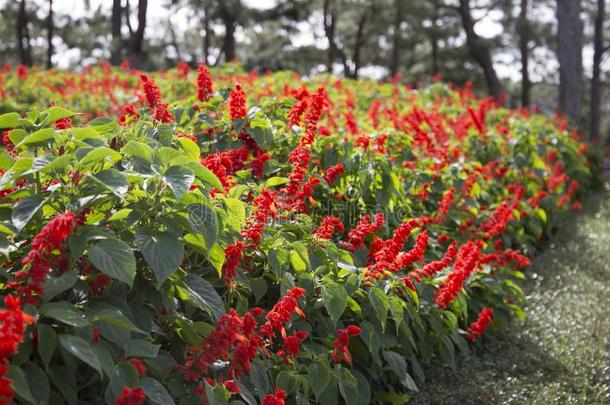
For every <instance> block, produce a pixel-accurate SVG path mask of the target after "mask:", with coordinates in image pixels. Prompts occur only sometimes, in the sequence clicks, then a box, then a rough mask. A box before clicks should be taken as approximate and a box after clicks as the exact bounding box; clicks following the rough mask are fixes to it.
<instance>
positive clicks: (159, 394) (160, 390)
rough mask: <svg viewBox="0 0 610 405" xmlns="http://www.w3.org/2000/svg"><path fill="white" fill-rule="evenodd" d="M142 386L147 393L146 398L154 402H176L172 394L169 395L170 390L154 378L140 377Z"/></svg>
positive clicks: (163, 403)
mask: <svg viewBox="0 0 610 405" xmlns="http://www.w3.org/2000/svg"><path fill="white" fill-rule="evenodd" d="M140 386H141V387H142V389H143V390H144V392H145V393H146V399H147V400H148V401H150V402H152V403H153V404H159V405H166V404H174V400H173V399H172V397H171V395H169V392H167V389H166V388H165V387H164V386H163V385H162V384H161V383H160V382H159V381H157V380H155V379H154V378H150V377H142V378H140Z"/></svg>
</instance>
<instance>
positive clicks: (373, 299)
mask: <svg viewBox="0 0 610 405" xmlns="http://www.w3.org/2000/svg"><path fill="white" fill-rule="evenodd" d="M369 302H370V303H371V305H372V306H373V309H374V310H375V314H376V315H377V319H379V322H380V323H381V329H382V330H384V329H385V324H386V320H387V318H388V308H389V305H390V304H389V302H388V296H387V295H385V293H384V292H383V291H382V290H381V289H380V288H379V287H375V288H372V289H370V290H369Z"/></svg>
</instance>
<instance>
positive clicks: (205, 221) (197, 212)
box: [188, 204, 219, 251]
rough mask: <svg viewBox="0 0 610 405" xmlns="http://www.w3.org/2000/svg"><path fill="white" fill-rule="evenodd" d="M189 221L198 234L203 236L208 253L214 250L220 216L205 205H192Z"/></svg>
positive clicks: (190, 206)
mask: <svg viewBox="0 0 610 405" xmlns="http://www.w3.org/2000/svg"><path fill="white" fill-rule="evenodd" d="M188 220H189V224H190V225H191V228H192V229H193V231H194V232H195V233H196V234H200V235H203V238H204V240H205V245H206V248H207V251H210V249H212V246H214V244H215V243H216V239H217V238H218V228H219V225H218V215H217V214H216V211H214V210H213V209H212V208H211V207H208V206H207V205H205V204H192V205H189V207H188Z"/></svg>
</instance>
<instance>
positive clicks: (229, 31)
mask: <svg viewBox="0 0 610 405" xmlns="http://www.w3.org/2000/svg"><path fill="white" fill-rule="evenodd" d="M224 25H225V38H224V41H223V44H222V52H223V54H224V56H225V62H231V61H232V60H233V59H235V28H236V22H235V19H234V18H233V17H232V16H227V18H225V19H224Z"/></svg>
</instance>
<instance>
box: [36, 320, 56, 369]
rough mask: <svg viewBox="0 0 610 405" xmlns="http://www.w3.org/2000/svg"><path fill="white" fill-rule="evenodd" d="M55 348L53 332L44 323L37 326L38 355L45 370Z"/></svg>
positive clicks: (54, 334)
mask: <svg viewBox="0 0 610 405" xmlns="http://www.w3.org/2000/svg"><path fill="white" fill-rule="evenodd" d="M56 348H57V334H56V333H55V330H53V328H52V327H50V326H49V325H46V324H44V323H39V324H38V354H40V358H41V359H42V364H43V365H44V366H45V368H48V367H49V362H50V361H51V357H53V353H55V349H56Z"/></svg>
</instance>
